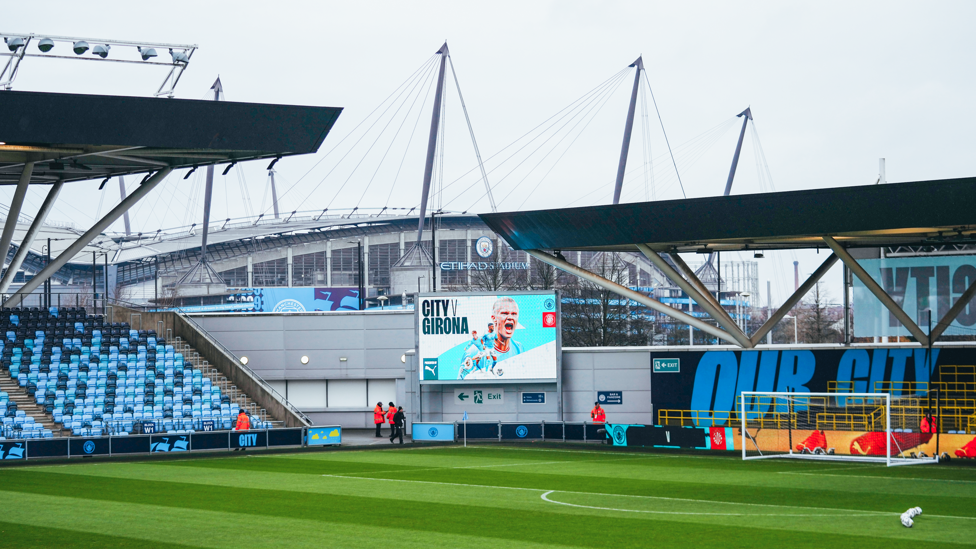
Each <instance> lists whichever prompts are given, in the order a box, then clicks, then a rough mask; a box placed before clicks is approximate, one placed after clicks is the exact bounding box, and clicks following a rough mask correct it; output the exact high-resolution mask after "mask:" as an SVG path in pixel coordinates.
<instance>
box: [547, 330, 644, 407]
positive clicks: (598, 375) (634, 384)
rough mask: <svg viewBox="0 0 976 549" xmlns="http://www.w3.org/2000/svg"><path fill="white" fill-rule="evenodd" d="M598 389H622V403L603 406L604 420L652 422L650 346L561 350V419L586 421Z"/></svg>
mask: <svg viewBox="0 0 976 549" xmlns="http://www.w3.org/2000/svg"><path fill="white" fill-rule="evenodd" d="M598 391H623V404H620V405H607V406H604V409H606V411H607V420H608V421H612V422H615V423H643V424H653V423H654V407H653V405H652V403H651V352H650V349H649V348H648V347H609V348H601V347H588V348H566V349H563V420H564V421H590V410H591V409H592V408H593V403H594V402H595V401H596V396H597V392H598Z"/></svg>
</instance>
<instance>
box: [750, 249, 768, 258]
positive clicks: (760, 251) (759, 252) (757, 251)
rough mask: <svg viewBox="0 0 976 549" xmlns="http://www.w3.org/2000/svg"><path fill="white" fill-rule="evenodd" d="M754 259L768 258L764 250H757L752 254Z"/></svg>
mask: <svg viewBox="0 0 976 549" xmlns="http://www.w3.org/2000/svg"><path fill="white" fill-rule="evenodd" d="M752 257H753V258H754V259H762V258H764V257H766V256H765V255H763V252H762V250H756V252H755V253H753V254H752Z"/></svg>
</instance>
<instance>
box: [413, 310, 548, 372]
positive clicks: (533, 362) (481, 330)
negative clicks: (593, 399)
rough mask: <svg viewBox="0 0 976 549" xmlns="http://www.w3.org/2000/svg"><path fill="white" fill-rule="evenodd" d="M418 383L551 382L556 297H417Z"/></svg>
mask: <svg viewBox="0 0 976 549" xmlns="http://www.w3.org/2000/svg"><path fill="white" fill-rule="evenodd" d="M417 317H418V319H419V322H420V325H419V326H418V333H419V334H420V348H419V349H418V351H419V355H420V366H421V368H422V375H421V379H423V380H424V381H432V380H433V381H486V380H488V381H494V380H509V379H556V351H557V349H556V341H557V335H558V330H559V315H558V313H557V308H556V295H555V294H554V293H546V294H512V295H504V294H502V295H442V296H421V297H420V307H419V311H418V314H417Z"/></svg>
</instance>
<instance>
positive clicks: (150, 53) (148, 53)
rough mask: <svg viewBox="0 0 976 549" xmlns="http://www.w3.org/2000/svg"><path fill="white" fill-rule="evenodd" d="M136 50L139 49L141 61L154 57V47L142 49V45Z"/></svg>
mask: <svg viewBox="0 0 976 549" xmlns="http://www.w3.org/2000/svg"><path fill="white" fill-rule="evenodd" d="M138 50H139V55H141V56H142V60H143V61H149V60H150V59H152V58H153V57H156V48H146V49H142V46H139V47H138Z"/></svg>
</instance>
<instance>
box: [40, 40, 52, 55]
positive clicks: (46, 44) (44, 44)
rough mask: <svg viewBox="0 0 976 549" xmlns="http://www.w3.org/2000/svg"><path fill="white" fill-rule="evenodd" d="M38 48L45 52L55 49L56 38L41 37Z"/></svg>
mask: <svg viewBox="0 0 976 549" xmlns="http://www.w3.org/2000/svg"><path fill="white" fill-rule="evenodd" d="M37 49H39V50H41V51H42V52H44V53H47V52H49V51H51V50H53V49H54V40H51V39H50V38H41V41H40V42H38V43H37Z"/></svg>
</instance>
